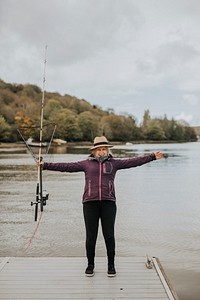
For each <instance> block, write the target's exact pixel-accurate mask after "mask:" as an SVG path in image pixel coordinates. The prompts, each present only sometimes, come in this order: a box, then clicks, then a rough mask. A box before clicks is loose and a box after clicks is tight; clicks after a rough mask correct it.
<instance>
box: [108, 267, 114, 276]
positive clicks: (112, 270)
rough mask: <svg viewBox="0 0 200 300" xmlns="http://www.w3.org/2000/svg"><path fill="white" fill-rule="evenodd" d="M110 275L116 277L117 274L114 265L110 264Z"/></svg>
mask: <svg viewBox="0 0 200 300" xmlns="http://www.w3.org/2000/svg"><path fill="white" fill-rule="evenodd" d="M107 275H108V277H115V276H116V270H115V266H114V265H108V273H107Z"/></svg>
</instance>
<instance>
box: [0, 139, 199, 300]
mask: <svg viewBox="0 0 200 300" xmlns="http://www.w3.org/2000/svg"><path fill="white" fill-rule="evenodd" d="M156 150H161V151H163V153H164V154H165V158H163V159H162V160H159V161H153V162H151V163H149V164H146V165H144V166H141V167H137V168H133V169H128V170H123V171H119V172H118V173H117V176H116V182H115V184H116V193H117V207H118V211H117V219H116V265H117V256H146V255H148V256H149V257H153V256H156V257H158V258H159V259H160V261H161V263H162V265H163V267H164V269H165V271H166V272H167V275H168V277H169V278H170V281H171V282H172V284H173V286H174V289H175V290H176V292H177V294H178V296H179V298H180V300H197V299H198V300H199V299H200V284H199V283H200V185H199V179H200V168H199V161H200V160H199V153H200V143H199V142H196V143H187V144H136V145H129V146H127V145H124V146H123V145H121V146H115V147H114V149H113V155H114V156H120V157H121V158H122V159H123V157H125V156H135V155H136V156H138V155H144V154H148V153H151V152H153V151H156ZM53 152H54V153H53V154H51V155H49V156H47V157H46V158H45V160H46V161H51V162H62V161H77V160H82V159H85V158H86V157H87V149H84V148H65V147H60V148H56V150H55V149H54V151H53ZM0 179H1V180H0V210H1V215H0V240H1V244H0V256H84V255H85V248H84V244H85V230H84V223H83V217H82V204H81V197H82V191H83V187H84V175H83V174H82V173H73V174H68V173H58V172H52V171H44V172H43V184H44V189H46V190H47V191H48V192H49V194H50V196H49V200H48V204H47V206H46V207H44V213H43V215H42V219H41V222H40V226H39V228H38V230H37V232H36V235H35V238H34V239H33V241H32V243H31V244H29V241H30V238H31V236H32V234H33V232H34V230H35V228H36V224H37V223H36V222H34V208H33V207H31V205H30V202H31V201H34V200H35V188H36V181H37V168H36V166H35V163H34V161H33V159H32V157H31V155H30V154H29V153H27V151H26V150H23V149H21V148H16V149H6V148H3V147H2V146H1V148H0ZM27 245H28V246H29V247H28V248H27V249H26V247H27ZM25 249H26V251H24V250H25ZM96 252H97V255H99V256H105V255H106V253H105V246H104V241H103V237H102V233H101V230H100V231H99V236H98V241H97V251H96ZM83 271H84V270H83Z"/></svg>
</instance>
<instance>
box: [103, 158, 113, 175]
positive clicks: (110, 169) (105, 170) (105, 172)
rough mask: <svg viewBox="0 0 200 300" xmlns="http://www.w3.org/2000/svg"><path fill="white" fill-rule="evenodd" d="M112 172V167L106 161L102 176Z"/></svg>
mask: <svg viewBox="0 0 200 300" xmlns="http://www.w3.org/2000/svg"><path fill="white" fill-rule="evenodd" d="M112 171H113V165H112V163H111V162H110V161H106V162H105V163H104V164H103V173H104V174H111V173H112Z"/></svg>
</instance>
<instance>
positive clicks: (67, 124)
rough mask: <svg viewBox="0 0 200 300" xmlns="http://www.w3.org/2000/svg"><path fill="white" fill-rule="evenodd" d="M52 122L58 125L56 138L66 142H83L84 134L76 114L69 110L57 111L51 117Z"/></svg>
mask: <svg viewBox="0 0 200 300" xmlns="http://www.w3.org/2000/svg"><path fill="white" fill-rule="evenodd" d="M50 122H52V123H55V124H57V128H56V133H55V137H57V138H61V139H64V140H66V141H77V140H81V138H82V132H81V130H80V127H79V124H78V118H77V116H76V114H75V113H73V112H72V111H70V110H69V109H67V108H64V109H61V110H59V111H57V112H56V113H55V114H54V115H51V117H50Z"/></svg>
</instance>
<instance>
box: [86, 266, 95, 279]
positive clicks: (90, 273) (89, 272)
mask: <svg viewBox="0 0 200 300" xmlns="http://www.w3.org/2000/svg"><path fill="white" fill-rule="evenodd" d="M85 275H86V276H87V277H92V276H94V265H90V264H89V265H88V266H87V268H86V270H85Z"/></svg>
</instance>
